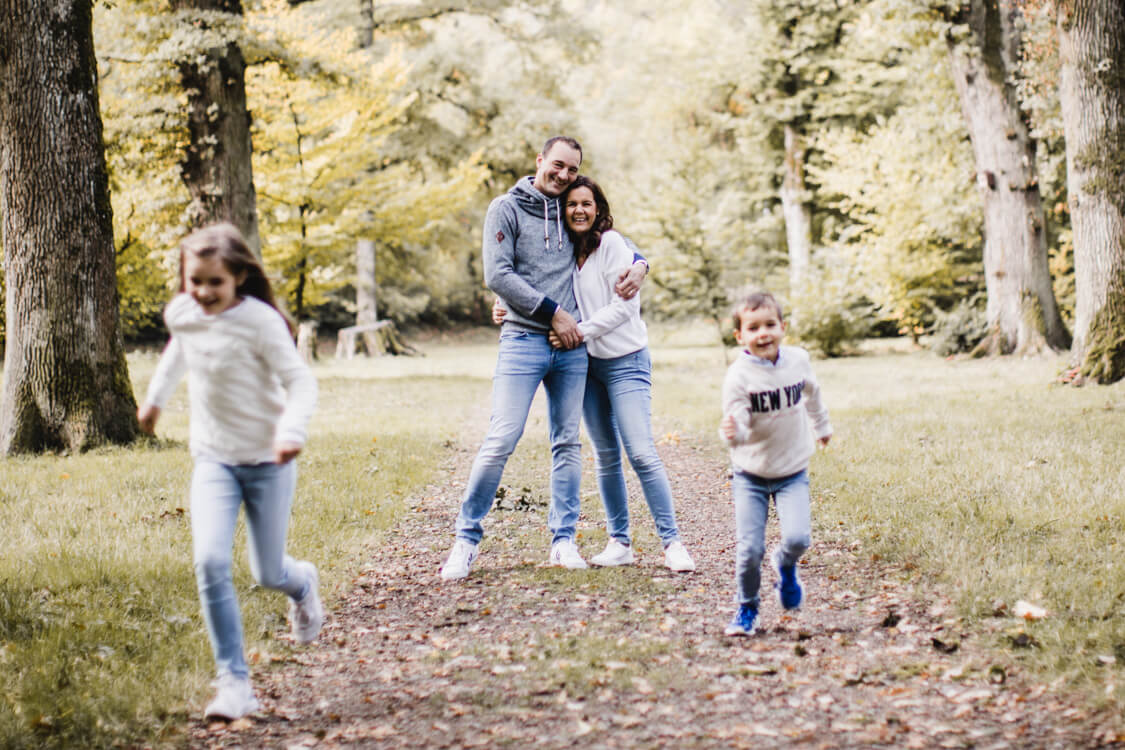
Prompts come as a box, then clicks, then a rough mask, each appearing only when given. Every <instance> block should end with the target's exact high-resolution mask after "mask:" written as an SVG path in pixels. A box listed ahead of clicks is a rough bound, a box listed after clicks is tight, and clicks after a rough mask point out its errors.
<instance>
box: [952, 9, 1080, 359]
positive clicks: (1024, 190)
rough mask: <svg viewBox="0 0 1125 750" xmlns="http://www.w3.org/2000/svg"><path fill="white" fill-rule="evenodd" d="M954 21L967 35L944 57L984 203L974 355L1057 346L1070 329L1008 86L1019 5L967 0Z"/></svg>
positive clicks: (1024, 132) (1028, 148)
mask: <svg viewBox="0 0 1125 750" xmlns="http://www.w3.org/2000/svg"><path fill="white" fill-rule="evenodd" d="M959 20H963V21H967V22H968V24H969V27H970V29H971V30H972V35H971V37H970V38H969V39H968V40H967V41H964V42H961V43H959V44H951V45H950V58H951V63H952V68H953V78H954V82H955V83H956V85H957V91H958V93H959V94H960V96H961V111H962V113H963V114H964V116H965V122H966V123H967V125H968V129H969V138H970V140H971V141H972V144H973V154H974V156H975V158H976V167H977V186H978V187H979V189H980V193H981V198H982V199H983V201H984V272H985V288H986V289H987V292H988V307H987V315H988V326H989V334H988V335H987V336H986V337H985V339H984V341H983V342H982V343H981V345H980V346H978V347H977V348H976V350H975V351H974V354H976V355H978V356H979V355H992V354H1034V353H1038V352H1041V351H1044V350H1048V349H1050V350H1055V351H1063V350H1065V349H1066V348H1067V347H1069V346H1070V334H1069V333H1068V332H1067V330H1066V325H1065V324H1064V323H1063V321H1062V316H1061V315H1060V314H1059V309H1058V305H1057V304H1056V302H1055V293H1054V289H1053V288H1052V287H1051V274H1050V270H1049V269H1048V266H1047V237H1046V226H1045V219H1044V216H1043V203H1042V200H1041V198H1040V195H1039V176H1038V172H1037V170H1036V166H1035V141H1034V140H1032V138H1031V134H1030V133H1029V132H1028V128H1027V123H1026V122H1025V121H1024V117H1023V114H1022V112H1021V111H1020V108H1019V99H1018V96H1017V93H1016V89H1015V86H1014V84H1013V77H1014V76H1015V75H1016V74H1017V62H1018V59H1019V50H1020V36H1019V27H1018V24H1019V22H1020V11H1019V8H1018V7H1017V6H1016V5H1015V4H1014V3H1012V1H1011V0H972V2H971V4H970V6H969V8H968V9H967V18H962V19H959Z"/></svg>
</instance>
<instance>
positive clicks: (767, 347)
mask: <svg viewBox="0 0 1125 750" xmlns="http://www.w3.org/2000/svg"><path fill="white" fill-rule="evenodd" d="M738 317H739V321H740V322H739V327H738V330H737V331H736V332H735V335H736V336H737V337H738V343H739V344H741V345H742V346H744V347H745V348H746V349H747V350H748V351H749V352H750V353H751V354H753V355H754V356H755V357H761V358H762V359H768V360H769V361H770V362H777V353H778V350H779V347H780V346H781V340H782V339H783V338H784V337H785V323H784V322H783V321H782V320H781V317H780V315H779V314H778V312H777V309H776V308H775V307H774V306H773V305H768V304H767V305H762V306H760V307H758V308H756V309H754V310H750V309H748V308H745V307H744V308H742V309H741V310H739V311H738Z"/></svg>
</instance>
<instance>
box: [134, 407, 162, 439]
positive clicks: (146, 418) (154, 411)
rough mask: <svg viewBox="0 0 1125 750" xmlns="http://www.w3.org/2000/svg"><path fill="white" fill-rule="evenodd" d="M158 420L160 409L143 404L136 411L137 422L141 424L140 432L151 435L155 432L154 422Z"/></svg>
mask: <svg viewBox="0 0 1125 750" xmlns="http://www.w3.org/2000/svg"><path fill="white" fill-rule="evenodd" d="M159 418H160V407H159V406H153V405H152V404H145V405H144V406H142V407H141V408H139V409H137V421H138V422H140V423H141V432H146V433H148V434H149V435H152V434H154V433H155V432H156V420H157V419H159Z"/></svg>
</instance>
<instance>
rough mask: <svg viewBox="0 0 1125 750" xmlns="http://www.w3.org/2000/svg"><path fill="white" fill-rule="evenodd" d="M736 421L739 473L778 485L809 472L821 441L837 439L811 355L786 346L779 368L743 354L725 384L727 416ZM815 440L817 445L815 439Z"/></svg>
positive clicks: (733, 454)
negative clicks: (779, 479)
mask: <svg viewBox="0 0 1125 750" xmlns="http://www.w3.org/2000/svg"><path fill="white" fill-rule="evenodd" d="M728 414H729V415H733V416H734V422H735V436H734V439H733V440H727V438H726V436H725V435H723V434H722V429H721V428H720V430H719V439H720V440H722V441H723V442H724V443H726V444H727V445H728V446H729V447H730V459H731V463H733V464H734V467H735V468H736V469H738V470H739V471H743V472H746V473H748V474H754V475H755V476H759V477H764V478H766V479H778V478H780V477H787V476H789V475H791V474H796V473H797V472H799V471H801V470H803V469H806V468H808V465H809V458H811V457H812V454H813V452H814V451H815V450H816V440H818V439H820V438H823V437H828V436H829V435H831V434H832V425H831V424H830V423H829V421H828V409H827V408H825V406H824V404H823V402H822V401H821V398H820V386H819V384H818V383H817V381H816V376H815V375H813V371H812V366H811V364H810V363H809V353H808V352H807V351H805V350H804V349H802V348H800V347H797V346H782V347H781V348H780V351H779V352H778V356H777V362H776V363H774V362H770V361H769V360H766V359H761V358H759V357H755V356H754V355H753V354H750V353H749V352H747V351H743V352H741V353H739V355H738V359H736V360H735V361H734V362H733V363H732V364H731V366H730V367H729V368H727V374H726V378H725V379H724V380H723V416H724V417H725V416H727V415H728ZM814 436H815V439H814Z"/></svg>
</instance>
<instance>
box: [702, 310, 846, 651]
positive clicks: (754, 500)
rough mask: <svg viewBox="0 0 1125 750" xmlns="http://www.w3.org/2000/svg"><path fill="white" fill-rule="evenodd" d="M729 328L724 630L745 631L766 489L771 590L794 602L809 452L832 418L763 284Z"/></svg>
mask: <svg viewBox="0 0 1125 750" xmlns="http://www.w3.org/2000/svg"><path fill="white" fill-rule="evenodd" d="M734 323H735V328H736V330H735V336H736V337H737V339H738V343H739V344H740V345H741V346H742V347H743V348H744V351H742V352H741V353H740V354H739V355H738V359H736V360H735V361H734V363H733V364H731V366H730V368H729V369H728V370H727V374H726V378H725V379H724V380H723V419H722V421H721V422H720V423H719V436H720V438H722V440H723V442H725V443H726V444H727V445H728V446H729V447H730V458H731V463H732V464H733V468H734V475H733V479H732V480H731V491H732V494H733V495H734V517H735V527H736V535H737V552H736V557H735V577H736V581H737V585H738V604H739V607H738V612H736V613H735V616H734V619H733V620H731V622H730V624H729V625H727V627H726V631H725V633H726V634H727V635H752V634H753V633H754V627H755V624H756V620H757V618H758V604H759V597H758V588H759V586H760V584H761V572H760V568H761V564H762V557H764V555H765V546H766V517H767V515H768V513H769V501H770V497H771V496H772V497H773V499H774V504H775V505H776V506H777V516H778V520H779V522H780V525H781V544H780V546H779V547H778V548H777V549H776V550H775V551H774V554H773V564H774V568H775V569H776V570H777V574H778V579H779V582H778V585H777V596H778V600H779V601H780V602H781V606H782V607H784V608H785V609H796V608H798V607H800V606H801V601H802V599H803V598H804V591H803V589H802V588H801V579H800V578H799V577H798V575H797V561H798V560H800V559H801V555H803V554H804V553H805V550H807V549H808V548H809V543H810V526H811V523H810V520H809V476H808V466H809V458H810V457H811V456H812V454H813V451H814V450H815V445H814V439H813V438H814V436H815V438H816V442H819V443H820V444H821V445H828V440H829V438H830V437H831V436H832V425H831V424H829V422H828V410H827V409H826V408H825V407H824V405H823V404H822V403H821V400H820V386H819V385H818V384H817V382H816V378H815V376H814V375H813V372H812V367H811V366H810V365H809V353H808V352H806V351H805V350H804V349H801V348H799V347H795V346H781V340H782V338H783V337H784V335H785V320H784V318H783V317H782V313H781V305H780V304H778V302H777V300H776V299H775V298H774V297H773V295H771V294H769V293H767V292H755V293H753V294H751V295H749V296H748V297H747V298H746V299H745V300H743V301H742V303H741V304H740V305H739V306H738V307H737V308H736V309H735V312H734Z"/></svg>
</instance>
